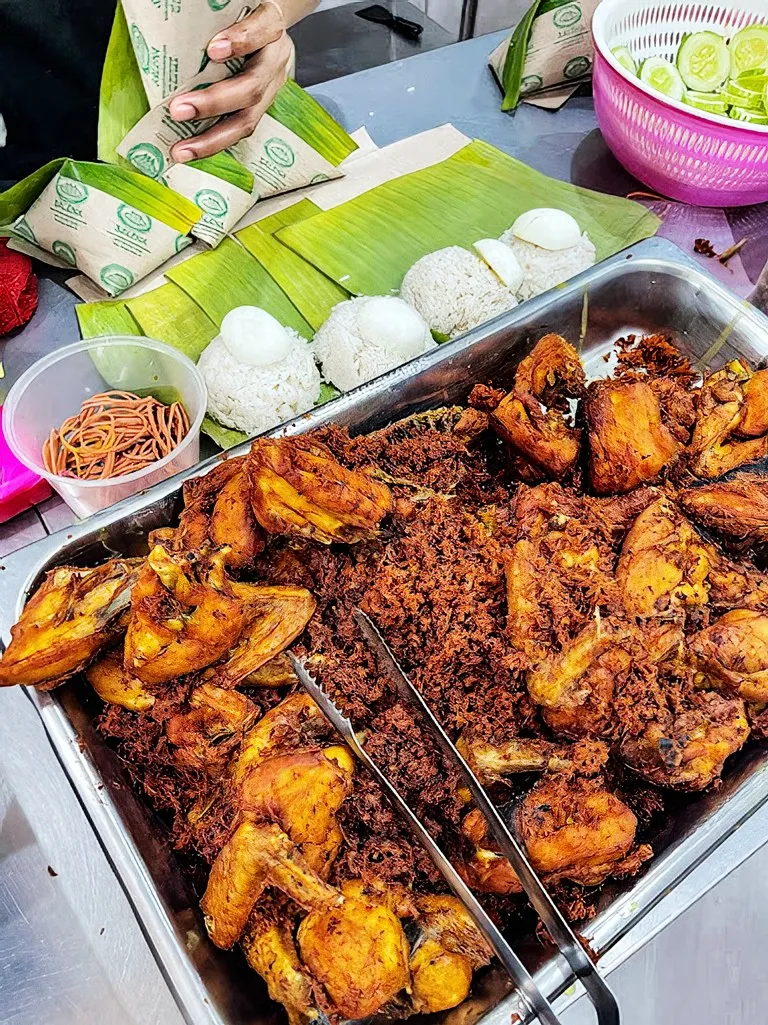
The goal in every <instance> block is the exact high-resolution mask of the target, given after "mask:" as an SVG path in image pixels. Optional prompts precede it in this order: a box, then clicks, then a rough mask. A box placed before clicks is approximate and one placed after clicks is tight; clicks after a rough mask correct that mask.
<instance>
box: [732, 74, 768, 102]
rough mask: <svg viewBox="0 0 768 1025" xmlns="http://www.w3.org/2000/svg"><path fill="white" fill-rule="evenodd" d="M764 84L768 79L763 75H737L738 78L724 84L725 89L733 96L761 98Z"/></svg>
mask: <svg viewBox="0 0 768 1025" xmlns="http://www.w3.org/2000/svg"><path fill="white" fill-rule="evenodd" d="M766 82H768V78H766V77H765V75H749V76H745V75H739V77H738V78H736V79H733V78H732V79H730V81H728V82H726V84H725V88H726V89H727V90H728V92H730V93H733V94H734V95H735V96H744V97H750V96H762V94H763V89H764V87H765V83H766Z"/></svg>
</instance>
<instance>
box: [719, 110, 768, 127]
mask: <svg viewBox="0 0 768 1025" xmlns="http://www.w3.org/2000/svg"><path fill="white" fill-rule="evenodd" d="M729 117H730V118H731V119H732V120H733V121H744V122H746V123H747V124H750V125H768V114H766V113H765V112H763V113H762V114H761V113H760V111H759V110H747V109H746V108H745V107H731V113H730V114H729Z"/></svg>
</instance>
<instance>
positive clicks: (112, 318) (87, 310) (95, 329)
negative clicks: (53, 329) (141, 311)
mask: <svg viewBox="0 0 768 1025" xmlns="http://www.w3.org/2000/svg"><path fill="white" fill-rule="evenodd" d="M75 316H76V317H77V323H78V325H79V327H80V336H81V337H82V338H100V337H101V336H102V335H141V334H143V332H142V330H141V328H140V327H139V325H138V324H137V323H136V321H135V320H134V318H133V317H132V316H131V313H130V311H129V310H128V307H127V306H126V304H125V302H124V301H123V300H122V299H114V300H113V299H107V300H105V301H104V302H97V303H78V304H77V306H75Z"/></svg>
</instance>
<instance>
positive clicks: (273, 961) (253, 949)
mask: <svg viewBox="0 0 768 1025" xmlns="http://www.w3.org/2000/svg"><path fill="white" fill-rule="evenodd" d="M240 946H241V947H242V948H243V953H244V954H245V959H246V961H247V962H248V964H249V965H250V966H251V968H253V970H254V971H255V972H258V973H259V975H260V976H261V977H262V978H263V979H264V981H265V982H266V984H267V991H268V993H269V995H270V997H271V998H272V999H273V1000H274V1001H275V1002H276V1003H279V1004H282V1005H283V1007H284V1008H285V1010H286V1014H287V1015H288V1022H289V1025H306V1023H307V1022H309V1021H313V1020H314V1019H315V1018H317V1016H318V1012H317V1009H316V1008H315V1006H314V1000H313V996H312V982H311V980H310V979H309V977H308V976H307V973H306V972H305V971H304V967H303V965H302V963H301V961H300V959H299V954H298V951H297V950H296V944H295V943H294V940H293V935H292V931H291V926H290V923H289V922H288V921H287V920H286V919H285V917H283V916H282V915H281V914H280V911H279V909H274V910H273V909H265V908H264V907H259V908H256V909H254V910H253V912H252V913H251V916H250V918H249V919H248V924H247V925H246V927H245V932H244V933H243V935H242V936H241V938H240Z"/></svg>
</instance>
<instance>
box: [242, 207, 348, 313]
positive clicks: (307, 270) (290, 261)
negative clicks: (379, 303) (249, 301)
mask: <svg viewBox="0 0 768 1025" xmlns="http://www.w3.org/2000/svg"><path fill="white" fill-rule="evenodd" d="M235 237H236V238H237V239H238V241H239V242H241V243H242V244H243V245H244V246H245V248H246V249H247V250H248V252H249V253H251V254H252V255H253V256H255V257H256V259H257V260H258V261H259V263H260V264H261V265H262V267H264V268H266V270H267V271H268V273H269V274H270V275H271V277H272V278H274V280H275V281H276V282H277V284H278V285H279V286H280V288H282V290H283V291H284V292H285V294H286V295H287V296H288V298H289V299H290V300H291V302H292V303H293V304H294V306H295V307H296V309H297V310H298V311H299V313H301V315H302V316H303V317H304V319H305V320H306V321H307V323H308V324H309V325H310V326H311V327H312V328H313V329H314V330H315V331H317V329H318V328H319V327H320V325H321V324H324V323H325V321H326V320H327V319H328V314H329V313H330V312H331V310H332V309H333V307H334V306H336V304H337V303H340V302H343V301H344V300H345V299H349V292H347V291H346V290H345V289H343V288H342V287H341V286H340V285H337V284H336V283H335V282H334V281H331V279H330V278H327V277H326V276H325V274H321V273H320V271H319V270H317V269H316V268H315V267H313V266H312V264H311V263H307V261H306V260H304V259H302V257H300V256H298V255H297V254H296V253H294V252H293V251H292V250H291V249H288V248H287V247H286V246H284V245H283V244H282V243H281V242H278V241H277V239H276V238H275V237H274V236H273V235H268V234H267V233H266V232H264V231H262V230H261V226H260V225H259V224H252V225H251V226H250V227H248V228H243V230H242V231H238V232H237V233H236V235H235Z"/></svg>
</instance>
